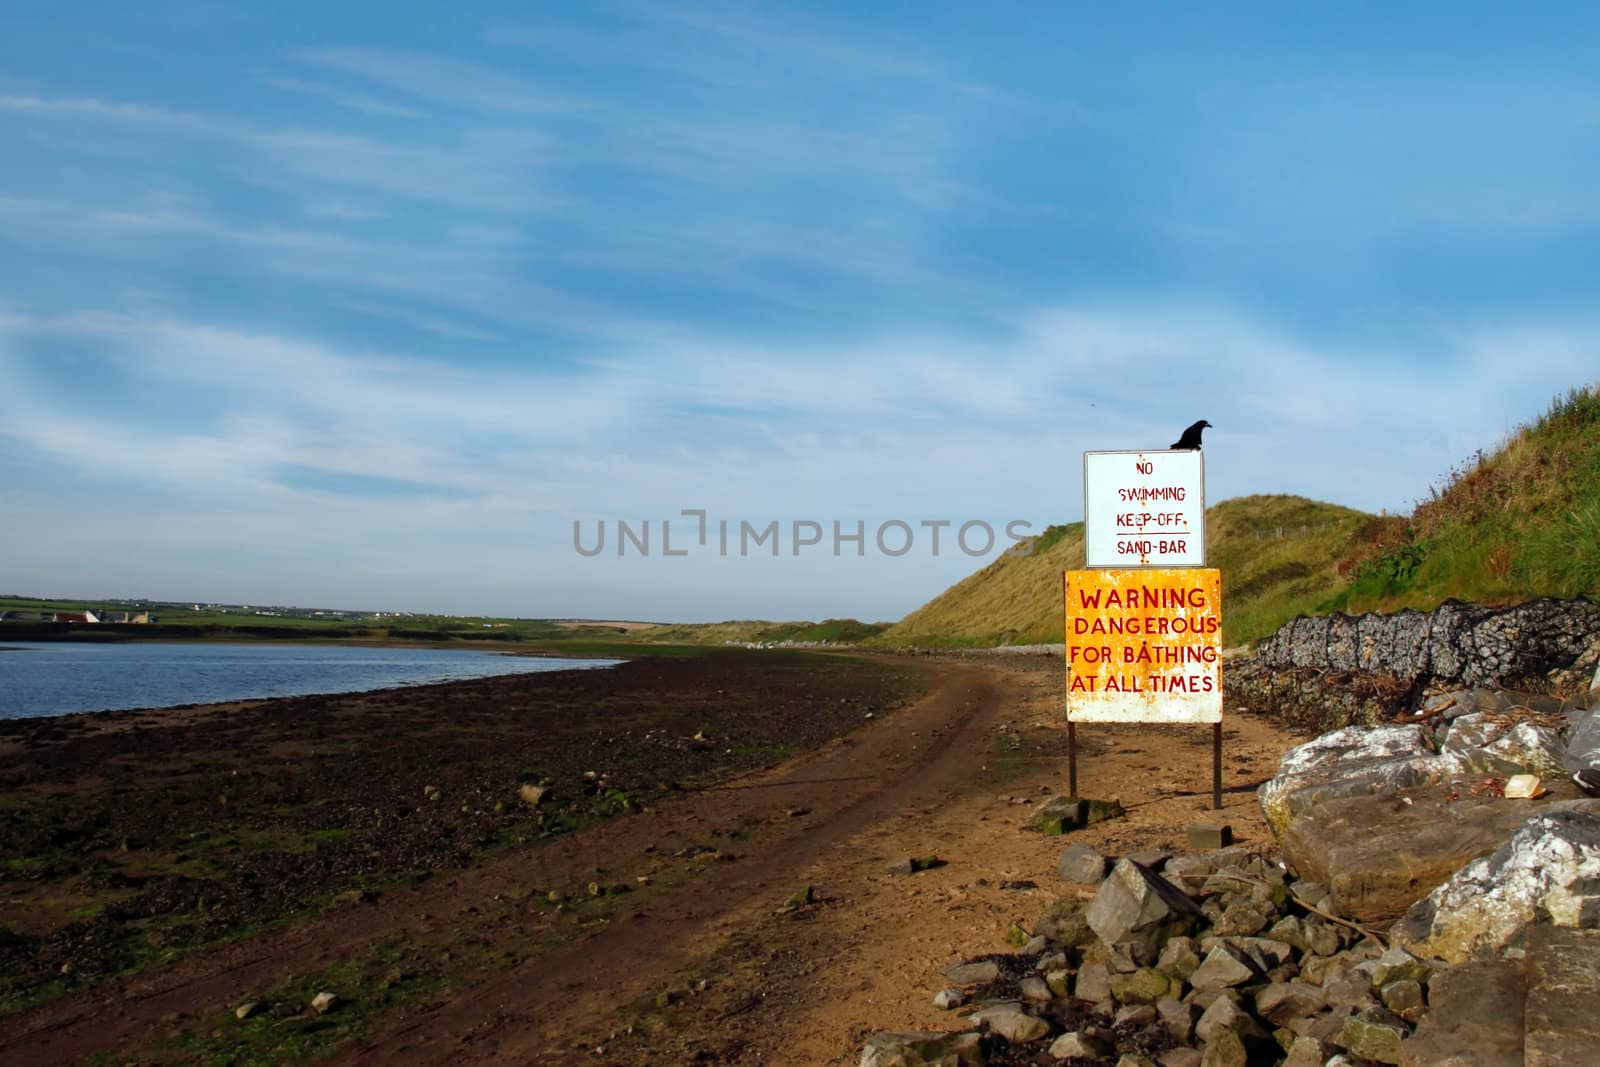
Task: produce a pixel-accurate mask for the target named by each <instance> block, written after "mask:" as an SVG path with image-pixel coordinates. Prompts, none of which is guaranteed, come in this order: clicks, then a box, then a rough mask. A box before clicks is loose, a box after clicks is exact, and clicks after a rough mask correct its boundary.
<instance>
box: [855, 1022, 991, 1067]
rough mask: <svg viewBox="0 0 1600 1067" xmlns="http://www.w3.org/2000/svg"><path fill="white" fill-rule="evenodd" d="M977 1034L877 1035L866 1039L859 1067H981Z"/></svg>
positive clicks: (933, 1032)
mask: <svg viewBox="0 0 1600 1067" xmlns="http://www.w3.org/2000/svg"><path fill="white" fill-rule="evenodd" d="M979 1041H980V1038H979V1035H978V1034H976V1033H953V1034H947V1033H939V1032H938V1031H933V1030H924V1031H917V1032H912V1033H888V1032H885V1033H879V1034H873V1035H872V1036H871V1037H869V1038H867V1043H866V1046H865V1047H864V1048H862V1050H861V1062H860V1065H859V1067H983V1064H984V1056H983V1050H982V1048H981V1047H980V1044H979Z"/></svg>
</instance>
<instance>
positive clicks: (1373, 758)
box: [1256, 723, 1456, 837]
mask: <svg viewBox="0 0 1600 1067" xmlns="http://www.w3.org/2000/svg"><path fill="white" fill-rule="evenodd" d="M1455 766H1456V763H1455V760H1454V759H1452V758H1450V757H1441V756H1440V755H1439V750H1438V748H1437V747H1436V746H1435V744H1434V739H1433V733H1432V731H1430V730H1429V729H1428V728H1427V727H1425V726H1423V725H1422V724H1420V723H1410V724H1406V725H1398V726H1349V727H1346V728H1345V729H1343V730H1334V731H1333V732H1331V733H1326V734H1323V735H1322V736H1321V737H1318V738H1315V739H1314V740H1311V741H1308V742H1306V743H1305V744H1303V745H1299V746H1296V747H1295V748H1292V749H1290V750H1289V751H1288V752H1286V753H1284V755H1283V758H1282V760H1280V761H1279V764H1278V773H1277V774H1275V775H1273V777H1272V778H1271V779H1269V780H1268V781H1266V782H1264V783H1262V785H1261V787H1260V788H1259V789H1257V790H1256V801H1257V803H1258V804H1259V805H1260V806H1261V814H1262V815H1263V816H1265V817H1266V820H1267V825H1268V826H1269V827H1270V828H1271V830H1272V832H1273V834H1274V835H1275V836H1278V837H1282V836H1283V834H1284V833H1285V832H1286V831H1287V830H1288V828H1289V824H1290V822H1292V821H1293V819H1294V817H1295V816H1296V815H1297V814H1299V813H1301V812H1303V811H1305V810H1307V809H1308V808H1310V807H1311V806H1312V805H1313V804H1316V803H1317V802H1319V801H1324V800H1333V799H1336V798H1338V797H1346V796H1360V795H1365V794H1369V793H1373V792H1377V791H1379V790H1384V789H1398V788H1412V787H1415V786H1418V785H1421V784H1423V783H1424V782H1429V781H1437V780H1440V779H1441V778H1444V777H1446V776H1448V775H1449V774H1450V773H1451V771H1452V770H1453V769H1454V768H1455Z"/></svg>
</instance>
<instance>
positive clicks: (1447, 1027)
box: [1400, 959, 1527, 1067]
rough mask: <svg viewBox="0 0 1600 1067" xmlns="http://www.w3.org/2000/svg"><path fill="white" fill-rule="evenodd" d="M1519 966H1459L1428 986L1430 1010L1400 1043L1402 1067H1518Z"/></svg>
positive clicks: (1522, 986)
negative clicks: (1414, 1029)
mask: <svg viewBox="0 0 1600 1067" xmlns="http://www.w3.org/2000/svg"><path fill="white" fill-rule="evenodd" d="M1526 981H1527V980H1526V976H1525V974H1524V969H1523V965H1522V963H1521V962H1520V961H1516V960H1498V959H1497V960H1485V961H1482V962H1473V963H1463V964H1459V965H1458V966H1455V967H1451V968H1449V969H1447V970H1444V971H1441V972H1440V973H1439V974H1438V975H1436V976H1435V977H1434V979H1433V981H1432V982H1431V983H1429V985H1428V995H1429V999H1430V1002H1431V1003H1430V1004H1429V1007H1428V1012H1427V1014H1426V1015H1424V1016H1423V1017H1422V1021H1421V1022H1420V1023H1418V1024H1417V1030H1416V1033H1415V1034H1413V1035H1412V1036H1411V1037H1410V1038H1408V1039H1407V1040H1405V1041H1403V1042H1402V1043H1401V1045H1400V1063H1401V1067H1522V1065H1523V1056H1522V1044H1523V1042H1522V1028H1523V1021H1522V1020H1523V1002H1524V999H1525V998H1526V996H1527V988H1526Z"/></svg>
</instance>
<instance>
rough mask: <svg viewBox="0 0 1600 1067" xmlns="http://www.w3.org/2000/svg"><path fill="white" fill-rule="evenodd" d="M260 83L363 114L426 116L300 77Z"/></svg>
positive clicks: (407, 116)
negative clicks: (312, 97)
mask: <svg viewBox="0 0 1600 1067" xmlns="http://www.w3.org/2000/svg"><path fill="white" fill-rule="evenodd" d="M261 81H262V84H264V85H270V86H271V87H272V88H274V89H282V90H283V91H284V92H287V93H298V94H300V95H302V96H314V97H318V98H320V99H323V100H327V101H329V102H331V103H334V104H338V105H339V106H340V107H345V108H349V109H350V110H352V111H359V112H361V113H362V114H363V115H375V116H378V117H379V118H399V119H421V118H427V114H428V113H427V112H425V111H419V110H417V109H416V108H414V107H405V106H403V105H400V104H396V103H392V102H390V101H388V100H379V99H378V98H377V97H375V96H368V95H367V94H365V93H352V92H348V91H346V90H344V89H340V88H338V87H337V86H333V85H324V84H322V83H320V82H308V81H305V80H304V79H301V78H262V79H261Z"/></svg>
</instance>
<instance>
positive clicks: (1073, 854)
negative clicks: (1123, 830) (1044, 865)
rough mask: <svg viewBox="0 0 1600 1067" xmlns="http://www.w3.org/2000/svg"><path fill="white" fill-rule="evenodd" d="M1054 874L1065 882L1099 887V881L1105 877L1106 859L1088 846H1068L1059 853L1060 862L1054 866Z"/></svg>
mask: <svg viewBox="0 0 1600 1067" xmlns="http://www.w3.org/2000/svg"><path fill="white" fill-rule="evenodd" d="M1056 874H1057V875H1059V876H1060V877H1061V880H1062V881H1065V882H1074V883H1076V884H1078V885H1099V884H1100V880H1101V879H1102V878H1104V877H1105V876H1106V858H1105V856H1103V855H1101V854H1100V852H1099V851H1098V850H1096V849H1095V848H1093V847H1091V846H1089V845H1083V844H1076V845H1068V846H1067V847H1066V848H1065V849H1063V850H1062V852H1061V862H1060V863H1059V864H1057V866H1056Z"/></svg>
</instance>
